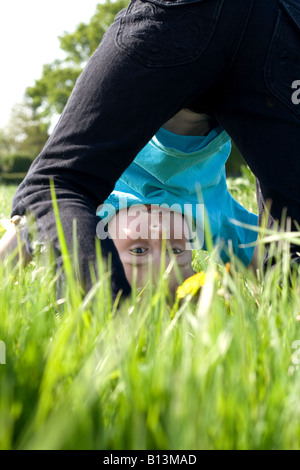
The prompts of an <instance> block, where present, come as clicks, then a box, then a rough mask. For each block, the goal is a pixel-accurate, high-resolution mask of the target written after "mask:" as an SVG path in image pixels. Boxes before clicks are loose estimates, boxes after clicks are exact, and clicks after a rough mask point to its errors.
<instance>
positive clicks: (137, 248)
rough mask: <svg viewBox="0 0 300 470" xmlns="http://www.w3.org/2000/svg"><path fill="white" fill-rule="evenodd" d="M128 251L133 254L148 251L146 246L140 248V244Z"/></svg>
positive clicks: (141, 253)
mask: <svg viewBox="0 0 300 470" xmlns="http://www.w3.org/2000/svg"><path fill="white" fill-rule="evenodd" d="M129 251H130V252H131V253H133V254H135V255H143V254H144V253H146V252H147V251H148V248H142V247H141V246H138V247H136V248H131V250H129Z"/></svg>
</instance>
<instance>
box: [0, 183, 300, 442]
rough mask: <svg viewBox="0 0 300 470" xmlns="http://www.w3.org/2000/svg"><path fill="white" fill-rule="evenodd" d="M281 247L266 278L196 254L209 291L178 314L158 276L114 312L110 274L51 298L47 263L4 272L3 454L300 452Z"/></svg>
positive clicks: (283, 243)
mask: <svg viewBox="0 0 300 470" xmlns="http://www.w3.org/2000/svg"><path fill="white" fill-rule="evenodd" d="M250 181H252V180H250ZM242 184H243V185H242V186H241V188H240V193H241V192H243V188H244V187H245V184H244V183H243V182H242ZM250 186H251V184H250ZM252 186H253V183H252ZM236 188H237V186H236ZM6 191H7V190H6V189H2V190H0V211H1V210H2V211H3V208H4V207H5V199H6V207H8V206H9V200H10V198H11V193H7V192H6ZM254 193H255V188H254V187H252V188H251V190H250V189H249V190H248V193H247V194H248V196H249V200H248V207H250V206H251V205H253V201H252V200H251V199H252V198H253V195H254ZM267 235H268V236H270V235H271V234H270V233H267ZM295 236H296V235H295ZM263 237H264V233H263V232H262V233H261V242H263ZM276 237H277V241H278V244H277V245H276V256H277V264H276V266H274V267H273V268H270V269H268V270H267V272H266V273H265V274H263V272H262V270H261V269H260V268H259V269H258V272H257V274H254V273H253V272H252V271H251V270H246V269H245V268H243V267H242V266H241V265H240V264H239V263H238V261H237V260H235V259H234V257H232V262H231V267H230V271H228V270H227V269H224V268H223V267H222V266H219V265H216V263H215V262H214V260H213V255H212V256H210V257H207V255H205V257H203V256H202V253H201V252H197V253H196V254H195V261H196V263H198V266H201V269H203V270H205V273H206V277H205V283H204V285H203V287H202V288H201V290H200V293H199V296H197V297H195V298H194V299H193V298H189V297H187V298H186V299H184V300H183V301H181V303H180V304H178V305H177V306H175V308H174V305H173V303H172V301H170V297H169V296H168V293H167V289H166V282H167V275H166V273H164V272H163V273H162V276H161V278H160V279H159V280H158V283H157V286H156V287H155V286H153V285H152V284H151V283H149V285H148V286H147V288H146V289H145V290H144V291H143V292H142V293H141V294H139V295H136V292H135V291H134V293H133V295H132V298H131V299H128V300H127V301H126V302H123V303H122V304H121V305H120V306H119V309H116V306H112V305H111V303H110V302H109V298H110V296H109V286H108V278H107V277H106V276H102V280H101V281H100V282H99V283H98V284H96V285H95V287H94V289H93V290H92V291H91V292H90V294H89V295H88V296H87V297H86V298H82V297H81V296H80V291H79V289H78V286H76V281H74V279H73V276H72V274H71V273H69V274H70V275H69V286H68V289H66V292H64V294H65V295H63V296H62V297H61V298H60V299H56V298H55V285H56V277H55V276H54V275H53V271H52V268H51V265H50V264H49V265H40V264H39V262H38V261H35V262H32V263H31V264H30V265H29V266H28V267H27V268H26V270H20V269H19V268H18V267H13V266H10V265H9V263H8V264H5V265H0V279H1V282H0V290H1V292H0V312H1V322H0V340H2V341H4V342H5V344H6V365H0V385H1V386H0V416H1V420H0V448H1V449H92V450H110V451H111V450H117V449H118V450H123V449H124V450H138V449H146V450H174V449H178V450H181V449H182V450H184V449H190V450H194V449H250V450H253V449H259V450H262V449H267V450H268V449H270V450H271V449H272V450H280V449H285V450H287V449H294V450H299V449H300V407H299V406H298V403H299V387H300V371H299V366H298V362H299V351H300V349H299V340H300V322H299V312H300V295H299V293H300V280H299V276H298V278H297V277H296V276H294V275H291V273H290V271H289V269H288V266H289V265H288V248H289V241H288V237H287V235H285V234H278V233H276ZM298 243H299V237H298ZM65 255H66V253H65ZM65 261H67V260H65ZM99 265H100V266H101V258H99ZM69 267H70V265H68V269H69ZM216 274H218V275H216Z"/></svg>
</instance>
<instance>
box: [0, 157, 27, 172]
mask: <svg viewBox="0 0 300 470" xmlns="http://www.w3.org/2000/svg"><path fill="white" fill-rule="evenodd" d="M32 161H33V159H32V157H28V156H27V155H20V154H13V155H6V156H5V157H0V171H1V172H3V173H25V172H27V171H28V169H29V167H30V165H31V163H32Z"/></svg>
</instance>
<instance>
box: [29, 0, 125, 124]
mask: <svg viewBox="0 0 300 470" xmlns="http://www.w3.org/2000/svg"><path fill="white" fill-rule="evenodd" d="M128 3H129V1H128V0H118V1H116V2H112V1H110V0H107V1H106V2H104V3H101V4H98V5H97V9H96V12H95V14H94V15H93V16H92V18H91V20H90V22H89V23H88V24H86V23H80V24H79V25H78V26H77V28H76V30H75V31H74V32H72V33H65V34H63V35H62V36H61V37H60V38H59V39H60V47H61V49H62V50H63V51H64V52H65V53H66V57H65V59H64V60H54V62H53V63H51V64H45V65H44V67H43V72H42V76H41V78H40V79H39V80H36V81H35V84H34V86H32V87H28V88H27V90H26V95H27V97H28V98H29V99H31V102H32V106H33V107H34V109H36V110H38V112H39V114H40V116H42V117H44V118H48V119H50V118H51V116H52V115H53V114H55V113H58V114H60V113H61V112H62V110H63V108H64V107H65V105H66V102H67V100H68V98H69V96H70V94H71V91H72V89H73V87H74V85H75V82H76V80H77V78H78V76H79V75H80V73H81V71H82V69H83V67H84V65H85V64H86V62H87V60H88V59H89V57H90V56H91V55H92V53H93V52H94V51H95V49H96V48H97V47H98V45H99V43H100V41H101V39H102V37H103V35H104V33H105V32H106V30H107V29H108V27H109V26H110V25H111V23H112V22H113V20H114V17H115V16H116V14H117V13H118V12H119V11H120V10H121V9H123V8H125V7H126V6H127V5H128Z"/></svg>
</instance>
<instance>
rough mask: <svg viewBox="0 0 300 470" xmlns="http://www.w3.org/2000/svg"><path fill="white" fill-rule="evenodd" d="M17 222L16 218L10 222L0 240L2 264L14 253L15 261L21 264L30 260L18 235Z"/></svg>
mask: <svg viewBox="0 0 300 470" xmlns="http://www.w3.org/2000/svg"><path fill="white" fill-rule="evenodd" d="M17 220H18V216H16V217H13V218H12V219H11V220H10V226H9V228H8V229H7V231H6V232H5V234H4V235H3V237H2V238H1V240H0V262H4V261H5V260H6V259H7V258H9V256H11V255H12V254H13V253H15V258H16V261H21V262H22V264H24V265H26V264H28V263H29V262H30V261H31V259H32V258H31V256H30V254H29V253H28V251H27V250H26V249H25V245H24V243H23V242H22V241H21V238H20V236H19V235H18V232H17V228H16V222H17ZM17 249H18V251H17ZM17 258H18V259H17Z"/></svg>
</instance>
